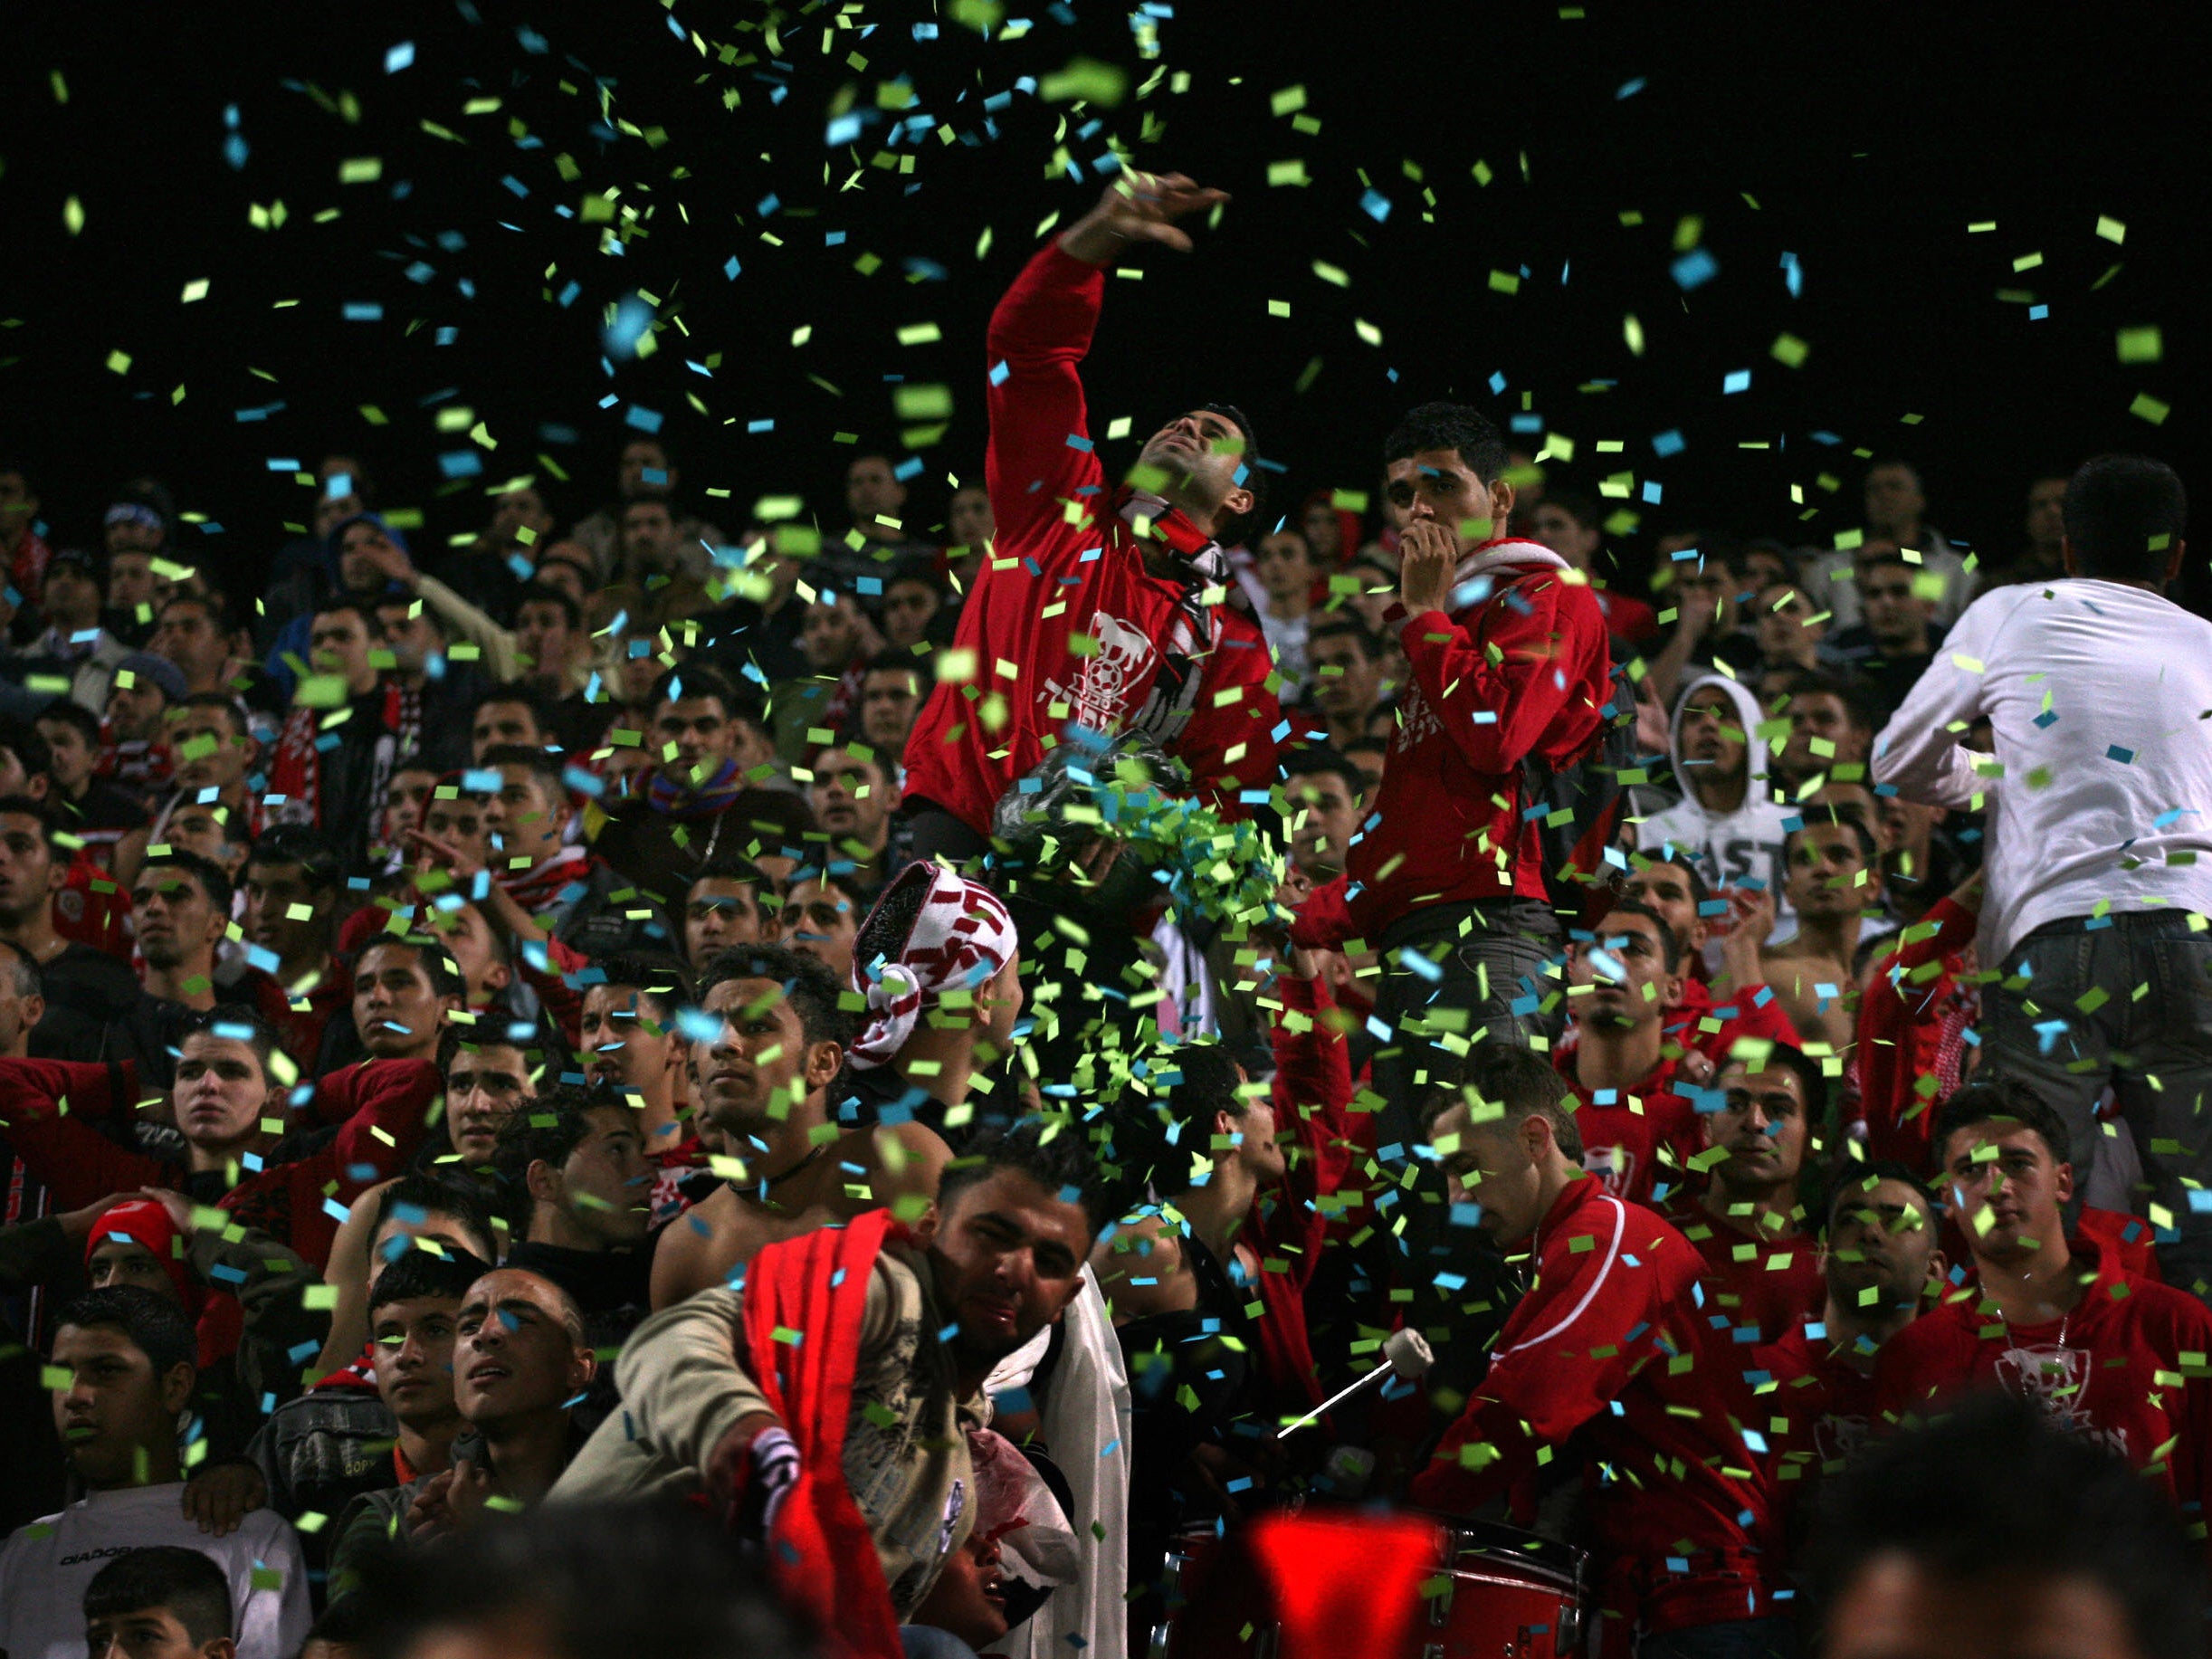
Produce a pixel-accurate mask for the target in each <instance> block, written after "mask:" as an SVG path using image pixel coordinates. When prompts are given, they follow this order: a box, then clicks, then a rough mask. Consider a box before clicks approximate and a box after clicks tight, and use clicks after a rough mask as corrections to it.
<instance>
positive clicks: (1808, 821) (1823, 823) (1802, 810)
mask: <svg viewBox="0 0 2212 1659" xmlns="http://www.w3.org/2000/svg"><path fill="white" fill-rule="evenodd" d="M1808 829H1847V830H1849V831H1850V832H1851V834H1852V839H1853V840H1854V841H1856V842H1857V843H1858V844H1859V856H1860V857H1861V858H1862V859H1864V861H1865V863H1866V867H1867V868H1868V869H1869V870H1872V869H1873V868H1874V865H1875V863H1876V860H1877V857H1878V855H1879V853H1880V851H1881V849H1880V848H1879V847H1877V846H1876V845H1875V844H1874V831H1872V830H1870V829H1868V828H1867V827H1866V825H1864V824H1862V823H1860V822H1859V821H1858V819H1856V818H1854V817H1847V816H1845V815H1844V814H1842V813H1840V812H1837V811H1836V810H1835V807H1833V806H1827V807H1822V806H1799V807H1798V808H1797V822H1796V823H1795V824H1794V825H1792V826H1791V827H1790V828H1788V829H1786V830H1784V831H1783V832H1782V862H1783V863H1788V862H1789V844H1790V843H1791V842H1793V841H1795V840H1796V839H1797V837H1798V836H1800V835H1802V834H1805V832H1806V831H1807V830H1808Z"/></svg>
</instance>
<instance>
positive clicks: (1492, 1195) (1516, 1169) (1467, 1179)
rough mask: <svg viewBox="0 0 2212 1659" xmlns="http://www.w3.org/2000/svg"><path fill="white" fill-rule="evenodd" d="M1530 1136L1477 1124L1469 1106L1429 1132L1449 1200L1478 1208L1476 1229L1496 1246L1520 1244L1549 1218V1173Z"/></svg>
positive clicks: (1441, 1117) (1458, 1107)
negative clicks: (1546, 1186) (1546, 1214)
mask: <svg viewBox="0 0 2212 1659" xmlns="http://www.w3.org/2000/svg"><path fill="white" fill-rule="evenodd" d="M1527 1134H1528V1132H1527V1131H1526V1130H1514V1129H1508V1128H1506V1127H1505V1126H1504V1125H1503V1124H1502V1123H1476V1122H1474V1121H1473V1117H1472V1115H1471V1114H1470V1112H1469V1111H1468V1109H1467V1104H1466V1102H1465V1101H1458V1102H1455V1103H1454V1105H1452V1106H1451V1107H1450V1108H1449V1109H1447V1110H1446V1111H1442V1112H1439V1113H1438V1114H1437V1116H1436V1120H1435V1122H1434V1123H1432V1124H1431V1125H1430V1126H1429V1143H1430V1144H1431V1145H1432V1146H1434V1147H1435V1149H1436V1155H1437V1158H1438V1159H1439V1160H1440V1161H1441V1163H1442V1165H1443V1168H1444V1193H1445V1196H1446V1197H1447V1198H1448V1199H1449V1200H1450V1201H1451V1202H1452V1203H1454V1204H1473V1205H1474V1206H1477V1207H1478V1209H1479V1211H1480V1213H1479V1214H1478V1215H1477V1216H1476V1217H1475V1225H1476V1226H1477V1227H1479V1228H1481V1229H1482V1231H1483V1235H1485V1236H1486V1237H1488V1238H1489V1239H1490V1240H1491V1241H1492V1243H1493V1244H1518V1243H1519V1242H1520V1241H1521V1240H1522V1239H1524V1238H1526V1237H1528V1236H1529V1235H1530V1234H1531V1233H1533V1232H1535V1231H1536V1226H1537V1224H1538V1223H1539V1222H1540V1221H1542V1220H1543V1218H1544V1216H1543V1193H1542V1187H1543V1173H1542V1170H1541V1168H1540V1166H1539V1165H1538V1163H1537V1162H1536V1159H1535V1158H1533V1157H1532V1156H1531V1155H1530V1148H1529V1142H1528V1138H1527Z"/></svg>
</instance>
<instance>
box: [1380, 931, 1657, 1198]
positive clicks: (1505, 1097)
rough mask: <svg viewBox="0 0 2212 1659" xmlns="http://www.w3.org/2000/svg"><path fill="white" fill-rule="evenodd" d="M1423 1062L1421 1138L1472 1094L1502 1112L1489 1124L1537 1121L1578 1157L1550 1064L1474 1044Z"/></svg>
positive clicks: (1577, 1138)
mask: <svg viewBox="0 0 2212 1659" xmlns="http://www.w3.org/2000/svg"><path fill="white" fill-rule="evenodd" d="M1616 908H1617V907H1616ZM1661 931H1663V932H1664V928H1663V929H1662V930H1661ZM1423 1061H1424V1063H1425V1068H1426V1070H1427V1073H1428V1081H1427V1082H1425V1083H1424V1084H1422V1085H1421V1089H1422V1093H1421V1095H1420V1098H1419V1101H1418V1102H1417V1104H1416V1111H1415V1115H1416V1120H1418V1122H1419V1123H1420V1126H1421V1132H1422V1133H1423V1134H1428V1133H1431V1132H1432V1131H1433V1130H1435V1123H1436V1120H1437V1119H1439V1118H1441V1117H1442V1116H1444V1113H1445V1112H1447V1111H1451V1110H1452V1108H1453V1107H1454V1106H1463V1105H1465V1104H1467V1096H1468V1093H1469V1092H1470V1091H1472V1092H1473V1094H1474V1097H1475V1098H1476V1099H1477V1100H1480V1101H1485V1102H1487V1103H1489V1104H1491V1105H1496V1106H1503V1107H1504V1108H1505V1115H1504V1117H1503V1118H1502V1119H1492V1120H1489V1121H1492V1122H1496V1123H1499V1124H1500V1125H1501V1126H1502V1127H1503V1128H1506V1129H1509V1130H1510V1129H1511V1128H1512V1127H1514V1126H1515V1125H1516V1124H1519V1123H1521V1122H1522V1121H1524V1120H1527V1119H1529V1118H1532V1117H1540V1118H1542V1119H1543V1120H1545V1121H1546V1122H1547V1123H1549V1124H1550V1125H1551V1135H1552V1139H1555V1140H1557V1141H1558V1142H1559V1150H1560V1151H1561V1152H1564V1153H1565V1154H1566V1155H1567V1156H1568V1158H1570V1159H1572V1158H1580V1157H1581V1156H1582V1130H1581V1128H1580V1126H1579V1125H1578V1124H1577V1123H1576V1122H1575V1096H1574V1092H1573V1091H1572V1090H1571V1089H1569V1088H1568V1086H1567V1080H1566V1079H1565V1078H1563V1077H1561V1076H1560V1075H1559V1073H1557V1072H1556V1071H1554V1070H1553V1069H1552V1067H1551V1063H1550V1062H1549V1061H1548V1060H1546V1059H1545V1058H1544V1057H1543V1056H1542V1055H1541V1054H1538V1053H1536V1052H1535V1051H1534V1050H1533V1049H1527V1048H1521V1047H1518V1046H1516V1045H1514V1044H1507V1043H1477V1044H1474V1046H1473V1047H1472V1048H1470V1049H1469V1050H1468V1051H1467V1052H1466V1054H1464V1055H1462V1056H1457V1057H1454V1056H1451V1055H1447V1054H1444V1052H1443V1051H1442V1050H1441V1049H1431V1050H1428V1051H1426V1052H1425V1054H1424V1055H1423ZM1478 1127H1480V1126H1478Z"/></svg>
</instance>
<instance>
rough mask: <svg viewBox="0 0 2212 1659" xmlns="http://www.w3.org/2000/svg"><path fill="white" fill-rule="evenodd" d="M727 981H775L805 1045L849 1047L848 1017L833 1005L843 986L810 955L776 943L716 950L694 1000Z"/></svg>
mask: <svg viewBox="0 0 2212 1659" xmlns="http://www.w3.org/2000/svg"><path fill="white" fill-rule="evenodd" d="M729 979H773V980H775V981H776V982H777V984H779V985H781V986H782V987H784V995H785V996H786V997H787V998H789V1000H790V1003H791V1006H792V1008H793V1009H794V1010H795V1011H796V1013H797V1015H798V1016H799V1031H800V1034H802V1035H803V1036H804V1037H805V1038H806V1041H807V1042H809V1043H834V1044H837V1045H838V1046H839V1047H840V1048H850V1047H852V1046H853V1015H851V1014H850V1013H849V1012H847V1011H846V1010H845V1009H843V1008H841V1007H839V1006H837V1004H838V1001H839V999H840V997H841V996H843V995H844V987H843V986H841V985H839V984H838V983H837V976H836V975H835V974H834V973H832V972H831V971H830V970H829V969H828V968H826V967H825V966H824V965H823V964H822V963H821V962H819V961H817V960H815V958H813V957H810V956H801V955H800V954H799V953H798V952H797V951H796V950H787V949H785V948H784V947H783V946H781V945H733V946H731V947H730V948H729V949H727V950H723V951H718V952H717V953H716V954H715V957H714V959H713V960H712V961H710V962H709V963H708V964H707V966H706V968H705V969H704V970H703V971H702V972H701V974H700V976H699V1000H700V1001H701V1003H702V1004H703V1003H704V1002H705V1001H706V1000H707V994H708V993H709V992H710V991H711V990H713V989H714V987H716V986H718V985H720V984H722V983H723V982H724V981H726V980H729Z"/></svg>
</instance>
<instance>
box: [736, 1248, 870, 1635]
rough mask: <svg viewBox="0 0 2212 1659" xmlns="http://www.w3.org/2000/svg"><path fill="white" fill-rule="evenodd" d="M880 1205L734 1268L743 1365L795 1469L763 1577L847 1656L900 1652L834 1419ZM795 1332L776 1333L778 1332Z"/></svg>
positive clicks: (847, 1400) (848, 1405)
mask: <svg viewBox="0 0 2212 1659" xmlns="http://www.w3.org/2000/svg"><path fill="white" fill-rule="evenodd" d="M894 1236H895V1237H900V1238H903V1237H904V1236H905V1229H904V1228H902V1227H899V1226H897V1225H895V1224H894V1223H893V1222H892V1221H891V1212H890V1211H889V1210H870V1211H868V1212H867V1213H866V1214H865V1215H863V1216H856V1217H855V1218H854V1219H853V1220H852V1221H851V1222H849V1223H847V1224H846V1225H844V1226H842V1227H819V1228H816V1229H815V1231H814V1232H812V1233H808V1234H806V1235H803V1236H802V1237H799V1238H795V1239H789V1240H787V1241H786V1242H785V1243H783V1244H771V1245H769V1246H768V1248H767V1249H766V1250H763V1251H762V1252H761V1253H760V1254H758V1255H757V1256H755V1257H754V1258H753V1262H752V1265H751V1266H750V1267H749V1268H748V1269H747V1270H746V1274H745V1338H744V1341H745V1355H746V1368H747V1369H748V1371H750V1372H751V1373H752V1376H753V1378H754V1380H755V1381H756V1382H757V1383H758V1385H759V1387H760V1392H761V1394H762V1396H763V1397H765V1398H766V1399H767V1401H768V1406H769V1408H770V1409H771V1410H773V1411H774V1412H775V1413H776V1415H777V1417H779V1418H780V1419H782V1421H783V1423H784V1425H785V1427H786V1428H787V1430H788V1431H789V1432H790V1435H791V1438H792V1439H793V1440H794V1441H796V1443H797V1444H798V1452H799V1476H798V1480H797V1483H796V1484H795V1485H794V1486H793V1487H792V1489H791V1491H790V1492H788V1493H787V1495H786V1497H785V1499H784V1502H783V1507H782V1508H781V1509H780V1510H778V1511H777V1516H776V1525H775V1527H774V1528H773V1529H772V1530H771V1531H770V1533H769V1535H768V1576H769V1578H771V1579H773V1580H774V1582H775V1585H776V1587H777V1591H778V1593H779V1594H780V1595H781V1596H782V1597H783V1598H784V1600H785V1601H786V1603H787V1605H789V1606H792V1607H798V1608H800V1609H802V1610H803V1612H804V1614H805V1616H807V1617H810V1618H812V1619H813V1620H814V1622H815V1626H816V1628H818V1629H820V1630H822V1631H825V1632H826V1633H827V1634H828V1635H829V1636H830V1638H831V1639H832V1641H833V1642H834V1643H836V1644H839V1645H841V1647H842V1651H843V1652H844V1653H845V1654H849V1655H852V1659H899V1655H900V1653H901V1645H900V1641H899V1620H898V1616H897V1615H896V1614H895V1613H893V1612H892V1610H891V1587H890V1586H889V1585H887V1584H885V1583H884V1582H883V1572H882V1567H881V1565H880V1564H879V1562H878V1559H877V1557H876V1553H875V1539H874V1537H873V1535H872V1534H871V1533H870V1531H869V1530H868V1523H867V1521H865V1520H864V1519H863V1517H862V1515H861V1512H860V1507H859V1505H857V1504H855V1503H854V1502H853V1494H852V1492H850V1491H849V1490H848V1489H847V1488H846V1486H845V1481H844V1431H845V1420H846V1418H847V1417H849V1416H851V1415H852V1410H853V1371H854V1369H855V1368H857V1367H858V1365H859V1364H860V1330H861V1317H862V1315H863V1313H864V1312H865V1311H867V1306H868V1280H869V1275H870V1274H872V1273H874V1271H875V1260H876V1257H877V1256H878V1255H880V1254H882V1249H883V1243H884V1241H885V1240H886V1239H887V1238H891V1237H894ZM778 1330H781V1331H782V1332H783V1333H784V1334H785V1336H786V1337H787V1338H791V1337H792V1336H793V1333H796V1340H784V1341H778V1340H777V1331H778Z"/></svg>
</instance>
